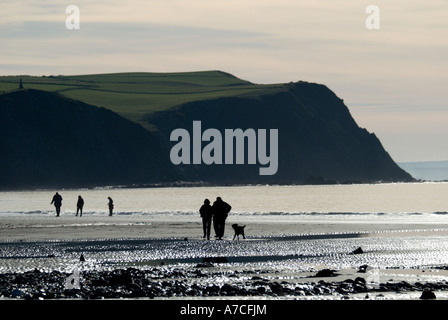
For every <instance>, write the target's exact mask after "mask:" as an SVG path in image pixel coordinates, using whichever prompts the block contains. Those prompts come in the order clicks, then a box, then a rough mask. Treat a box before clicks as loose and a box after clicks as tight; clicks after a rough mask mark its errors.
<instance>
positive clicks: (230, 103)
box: [145, 82, 413, 184]
mask: <svg viewBox="0 0 448 320" xmlns="http://www.w3.org/2000/svg"><path fill="white" fill-rule="evenodd" d="M145 121H147V122H148V123H149V124H151V125H152V126H153V127H154V128H156V129H155V132H156V134H157V136H158V137H159V140H160V142H161V144H163V145H164V147H165V153H167V154H168V153H169V152H170V150H171V149H172V148H173V147H174V146H175V145H176V141H170V138H169V137H170V133H171V132H172V131H173V130H174V129H176V128H185V129H187V130H188V131H189V132H190V133H192V124H193V121H200V122H201V126H202V131H204V130H206V129H207V128H215V129H217V130H218V131H219V132H221V133H224V132H225V130H226V129H236V128H241V129H242V130H243V131H245V130H247V129H255V130H258V129H267V132H269V130H270V129H277V130H278V170H277V172H276V174H274V175H260V172H259V168H260V165H254V164H247V160H246V162H245V164H239V165H235V164H234V165H228V164H224V163H223V164H211V165H205V164H201V165H195V164H179V165H178V167H179V169H180V170H182V174H183V175H184V177H185V179H186V180H202V181H206V182H210V183H229V184H231V183H240V184H247V183H252V184H259V183H261V184H264V183H272V184H291V183H297V184H300V183H332V182H335V183H336V182H337V183H346V182H353V181H356V182H368V183H370V182H391V181H412V180H413V178H412V177H411V176H410V175H409V174H408V173H407V172H405V171H404V170H402V169H401V168H400V167H398V166H397V164H396V163H395V162H394V161H393V160H392V159H391V157H390V156H389V154H388V153H387V152H386V151H385V150H384V148H383V146H382V145H381V143H380V141H379V140H378V138H377V137H376V136H375V135H374V134H373V133H369V132H368V131H367V130H366V129H363V128H360V127H358V125H357V124H356V122H355V121H354V119H353V118H352V116H351V115H350V112H349V110H348V108H347V107H346V106H345V105H344V103H343V101H342V100H341V99H340V98H338V97H337V96H336V95H335V94H334V93H333V92H332V91H331V90H329V89H328V88H327V87H326V86H324V85H319V84H314V83H307V82H297V83H290V84H285V85H284V86H283V87H281V88H275V89H272V90H266V91H263V92H262V93H250V94H245V95H241V96H236V97H235V96H234V97H221V98H216V99H209V100H202V101H195V102H189V103H185V104H182V105H179V106H177V107H175V108H172V109H170V110H166V111H163V112H156V113H151V114H148V115H147V116H146V117H145ZM246 142H247V141H246ZM208 143H209V142H202V148H204V146H206V145H207V144H208ZM222 144H223V145H224V144H225V143H224V142H222ZM246 148H247V144H246ZM190 151H191V150H190ZM271 151H272V150H271ZM222 152H225V150H224V149H223V150H222ZM246 159H247V154H246Z"/></svg>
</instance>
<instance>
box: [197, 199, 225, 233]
mask: <svg viewBox="0 0 448 320" xmlns="http://www.w3.org/2000/svg"><path fill="white" fill-rule="evenodd" d="M230 209H232V207H231V206H230V205H229V204H228V203H227V202H224V201H223V200H222V199H221V197H217V198H216V201H215V202H214V203H213V206H211V205H210V200H208V199H205V200H204V204H203V205H202V206H201V208H200V209H199V213H200V214H201V217H202V227H203V230H204V238H206V237H207V240H210V229H211V225H212V219H213V228H214V229H215V234H216V238H218V239H219V240H221V239H222V237H223V236H224V228H225V222H226V219H227V216H228V214H229V212H230Z"/></svg>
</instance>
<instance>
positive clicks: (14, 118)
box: [0, 89, 178, 188]
mask: <svg viewBox="0 0 448 320" xmlns="http://www.w3.org/2000/svg"><path fill="white" fill-rule="evenodd" d="M0 154H1V156H0V188H32V187H42V188H45V187H52V188H54V187H89V186H102V185H120V184H134V183H149V182H159V181H162V180H163V181H170V180H175V179H178V176H177V175H176V174H175V172H174V170H175V168H173V167H172V166H171V165H170V164H169V163H168V161H169V159H168V158H167V157H166V156H164V153H163V152H161V148H160V146H159V144H158V141H157V140H156V139H155V138H154V137H153V136H152V135H151V134H150V133H149V132H148V131H146V130H145V129H143V128H142V127H141V126H140V125H137V124H135V123H133V122H131V121H129V120H126V119H124V118H122V117H121V116H119V115H117V114H115V113H113V112H111V111H109V110H106V109H104V108H97V107H94V106H91V105H87V104H85V103H82V102H79V101H75V100H71V99H67V98H64V97H63V96H61V95H59V94H56V93H49V92H44V91H39V90H31V89H29V90H28V89H27V90H18V91H14V92H11V93H7V94H3V95H0Z"/></svg>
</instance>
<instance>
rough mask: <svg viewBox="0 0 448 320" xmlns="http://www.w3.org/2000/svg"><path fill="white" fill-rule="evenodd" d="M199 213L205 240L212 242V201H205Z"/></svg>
mask: <svg viewBox="0 0 448 320" xmlns="http://www.w3.org/2000/svg"><path fill="white" fill-rule="evenodd" d="M199 213H200V215H201V218H202V229H203V230H204V236H203V238H204V239H205V238H207V240H210V229H211V226H212V216H213V211H212V206H211V205H210V200H208V199H205V200H204V204H203V205H202V206H201V208H200V209H199Z"/></svg>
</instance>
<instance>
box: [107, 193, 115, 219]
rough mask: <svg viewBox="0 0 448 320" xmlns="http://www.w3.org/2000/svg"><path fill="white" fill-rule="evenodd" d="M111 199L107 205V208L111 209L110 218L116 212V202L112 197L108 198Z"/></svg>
mask: <svg viewBox="0 0 448 320" xmlns="http://www.w3.org/2000/svg"><path fill="white" fill-rule="evenodd" d="M107 199H109V202H108V203H107V206H108V207H109V216H112V212H113V211H114V201H113V200H112V198H111V197H107Z"/></svg>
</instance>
